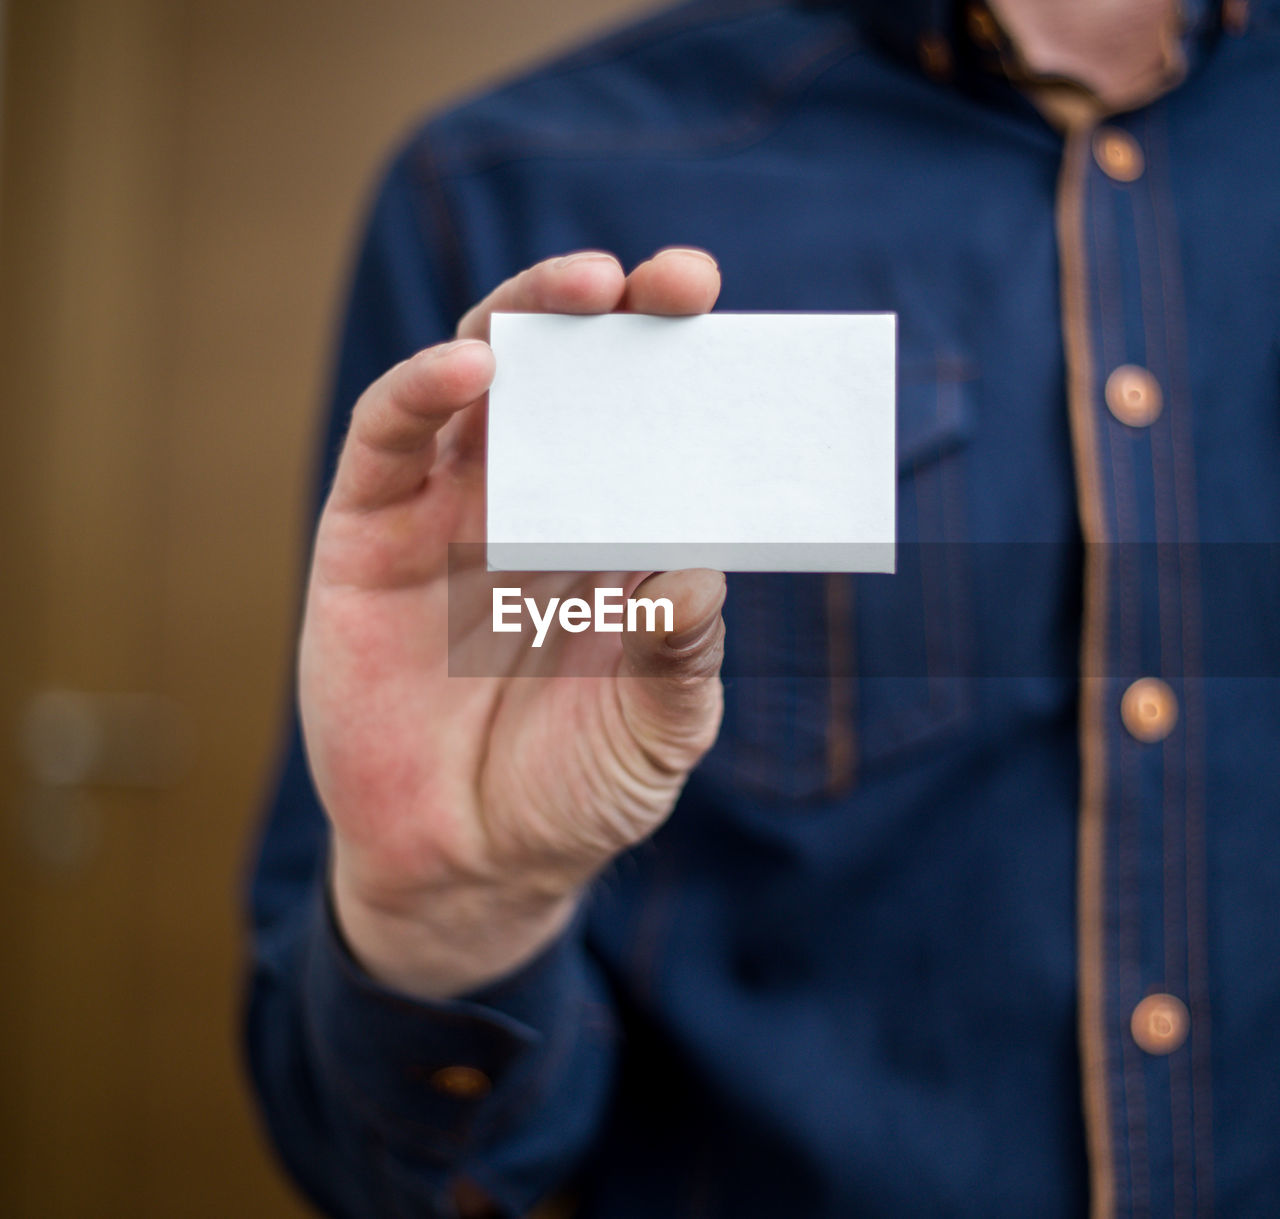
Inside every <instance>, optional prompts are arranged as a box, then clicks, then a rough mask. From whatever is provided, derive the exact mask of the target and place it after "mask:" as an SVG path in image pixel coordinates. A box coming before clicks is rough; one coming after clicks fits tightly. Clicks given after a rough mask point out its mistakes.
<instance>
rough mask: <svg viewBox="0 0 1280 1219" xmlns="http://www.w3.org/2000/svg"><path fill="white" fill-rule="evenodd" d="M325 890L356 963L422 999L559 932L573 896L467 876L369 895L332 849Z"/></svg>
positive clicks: (477, 983)
mask: <svg viewBox="0 0 1280 1219" xmlns="http://www.w3.org/2000/svg"><path fill="white" fill-rule="evenodd" d="M330 893H331V898H332V904H333V913H334V918H335V921H336V923H337V926H338V929H339V932H340V934H341V936H342V938H343V940H344V942H345V944H346V946H347V948H348V950H349V951H350V952H351V954H352V956H353V957H354V958H355V959H356V961H357V962H358V963H359V964H360V966H361V967H362V968H363V969H364V970H365V971H366V972H367V973H368V974H369V976H370V977H371V978H373V979H374V980H375V981H376V982H378V983H380V984H381V985H383V986H386V987H389V988H390V989H393V990H396V991H399V992H401V993H402V994H406V995H409V996H411V997H413V998H416V999H424V1000H441V999H451V998H456V997H457V996H459V995H464V994H467V993H468V992H470V991H473V990H477V989H479V988H481V987H484V986H487V985H489V984H490V983H493V982H496V981H498V980H499V979H501V978H503V977H505V976H507V975H508V974H511V973H514V972H515V971H516V970H518V969H519V968H520V967H521V966H522V965H524V964H525V963H527V962H528V961H530V960H532V959H533V958H534V957H535V956H537V955H538V954H539V953H540V952H542V950H543V949H545V948H546V947H547V946H548V945H549V944H550V943H551V942H552V941H553V940H554V939H555V938H556V937H557V936H559V935H560V934H561V933H562V932H563V931H564V929H565V928H566V927H567V926H568V924H569V921H570V920H571V919H572V917H573V913H574V910H575V909H576V908H577V904H578V897H579V894H578V893H577V892H574V893H570V894H567V895H559V894H554V893H529V892H518V891H516V890H514V889H512V888H509V887H506V886H500V885H495V884H491V883H479V882H474V881H467V882H458V883H454V884H437V885H433V886H431V887H430V888H429V889H427V890H424V891H423V892H420V893H415V894H412V895H396V896H394V897H392V896H389V895H387V894H377V893H371V892H370V891H369V890H368V889H367V888H366V887H365V886H362V885H360V884H358V883H357V882H356V881H355V879H354V877H353V875H352V869H351V868H350V867H348V866H346V864H345V862H344V858H343V855H342V853H341V852H340V851H338V850H337V849H335V855H334V861H333V869H332V874H331V878H330Z"/></svg>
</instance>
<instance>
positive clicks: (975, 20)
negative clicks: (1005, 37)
mask: <svg viewBox="0 0 1280 1219" xmlns="http://www.w3.org/2000/svg"><path fill="white" fill-rule="evenodd" d="M965 21H966V24H967V25H968V26H969V36H970V37H971V38H972V39H973V41H974V42H975V43H976V44H977V45H978V46H980V47H984V48H985V49H986V50H988V51H991V50H994V49H995V48H996V47H998V46H999V45H1000V27H999V26H998V25H996V19H995V18H994V17H993V16H992V15H991V10H990V9H988V8H986V7H984V6H983V5H981V4H971V5H970V6H969V9H968V12H967V13H966V14H965Z"/></svg>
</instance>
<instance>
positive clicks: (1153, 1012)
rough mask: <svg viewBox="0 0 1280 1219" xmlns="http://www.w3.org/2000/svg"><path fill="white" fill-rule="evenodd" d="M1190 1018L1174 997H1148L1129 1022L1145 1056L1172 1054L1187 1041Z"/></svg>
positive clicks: (1180, 1002)
mask: <svg viewBox="0 0 1280 1219" xmlns="http://www.w3.org/2000/svg"><path fill="white" fill-rule="evenodd" d="M1190 1028H1191V1015H1190V1013H1189V1012H1188V1011H1187V1005H1186V1004H1185V1003H1183V1002H1182V1000H1181V999H1179V998H1177V996H1175V995H1148V996H1147V997H1146V998H1145V999H1143V1001H1142V1002H1141V1003H1139V1004H1138V1006H1137V1007H1135V1008H1134V1009H1133V1015H1132V1017H1130V1019H1129V1030H1130V1031H1131V1032H1132V1033H1133V1039H1134V1041H1136V1042H1137V1043H1138V1048H1139V1049H1141V1050H1146V1052H1147V1053H1148V1054H1172V1053H1173V1052H1174V1050H1176V1049H1177V1048H1178V1047H1179V1046H1180V1045H1181V1044H1182V1043H1183V1042H1184V1041H1186V1039H1187V1033H1188V1031H1189V1030H1190Z"/></svg>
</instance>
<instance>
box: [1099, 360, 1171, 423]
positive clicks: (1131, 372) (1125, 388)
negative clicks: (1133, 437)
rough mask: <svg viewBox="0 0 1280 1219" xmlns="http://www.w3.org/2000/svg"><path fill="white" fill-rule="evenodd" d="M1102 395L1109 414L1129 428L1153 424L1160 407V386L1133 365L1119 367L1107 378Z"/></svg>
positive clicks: (1161, 397) (1161, 399)
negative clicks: (1105, 400) (1104, 397)
mask: <svg viewBox="0 0 1280 1219" xmlns="http://www.w3.org/2000/svg"><path fill="white" fill-rule="evenodd" d="M1105 393H1106V399H1107V406H1108V407H1109V408H1110V409H1111V413H1112V414H1113V415H1114V416H1115V417H1116V418H1117V419H1119V420H1120V422H1121V423H1127V424H1128V425H1129V426H1130V427H1147V426H1148V425H1150V424H1152V423H1154V422H1155V421H1156V420H1157V419H1158V418H1159V417H1160V411H1161V409H1162V408H1163V406H1164V395H1163V394H1162V393H1161V392H1160V382H1159V381H1157V380H1156V379H1155V377H1153V376H1152V375H1151V374H1150V373H1149V372H1148V371H1147V370H1146V369H1145V368H1139V367H1138V366H1137V365H1136V364H1121V365H1120V367H1119V368H1117V369H1116V370H1115V371H1114V372H1113V373H1112V374H1111V375H1110V376H1109V377H1108V378H1107V386H1106V391H1105Z"/></svg>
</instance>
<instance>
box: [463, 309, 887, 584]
mask: <svg viewBox="0 0 1280 1219" xmlns="http://www.w3.org/2000/svg"><path fill="white" fill-rule="evenodd" d="M490 341H491V343H492V345H493V350H494V355H495V357H496V360H497V373H496V376H495V378H494V382H493V388H492V389H491V391H490V394H489V434H488V521H487V539H488V545H487V558H488V566H489V569H490V570H491V571H659V570H673V569H676V568H687V567H711V568H716V569H718V570H720V571H866V572H891V571H893V570H894V561H895V555H894V541H895V496H896V490H897V469H896V462H895V420H894V402H895V368H896V343H897V317H896V315H895V314H892V313H845V314H839V313H813V314H805V313H711V314H705V315H701V316H698V317H682V318H661V317H650V316H647V315H638V314H604V315H600V316H592V317H567V316H564V315H562V314H536V313H498V314H494V316H493V321H492V328H491V338H490Z"/></svg>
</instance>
